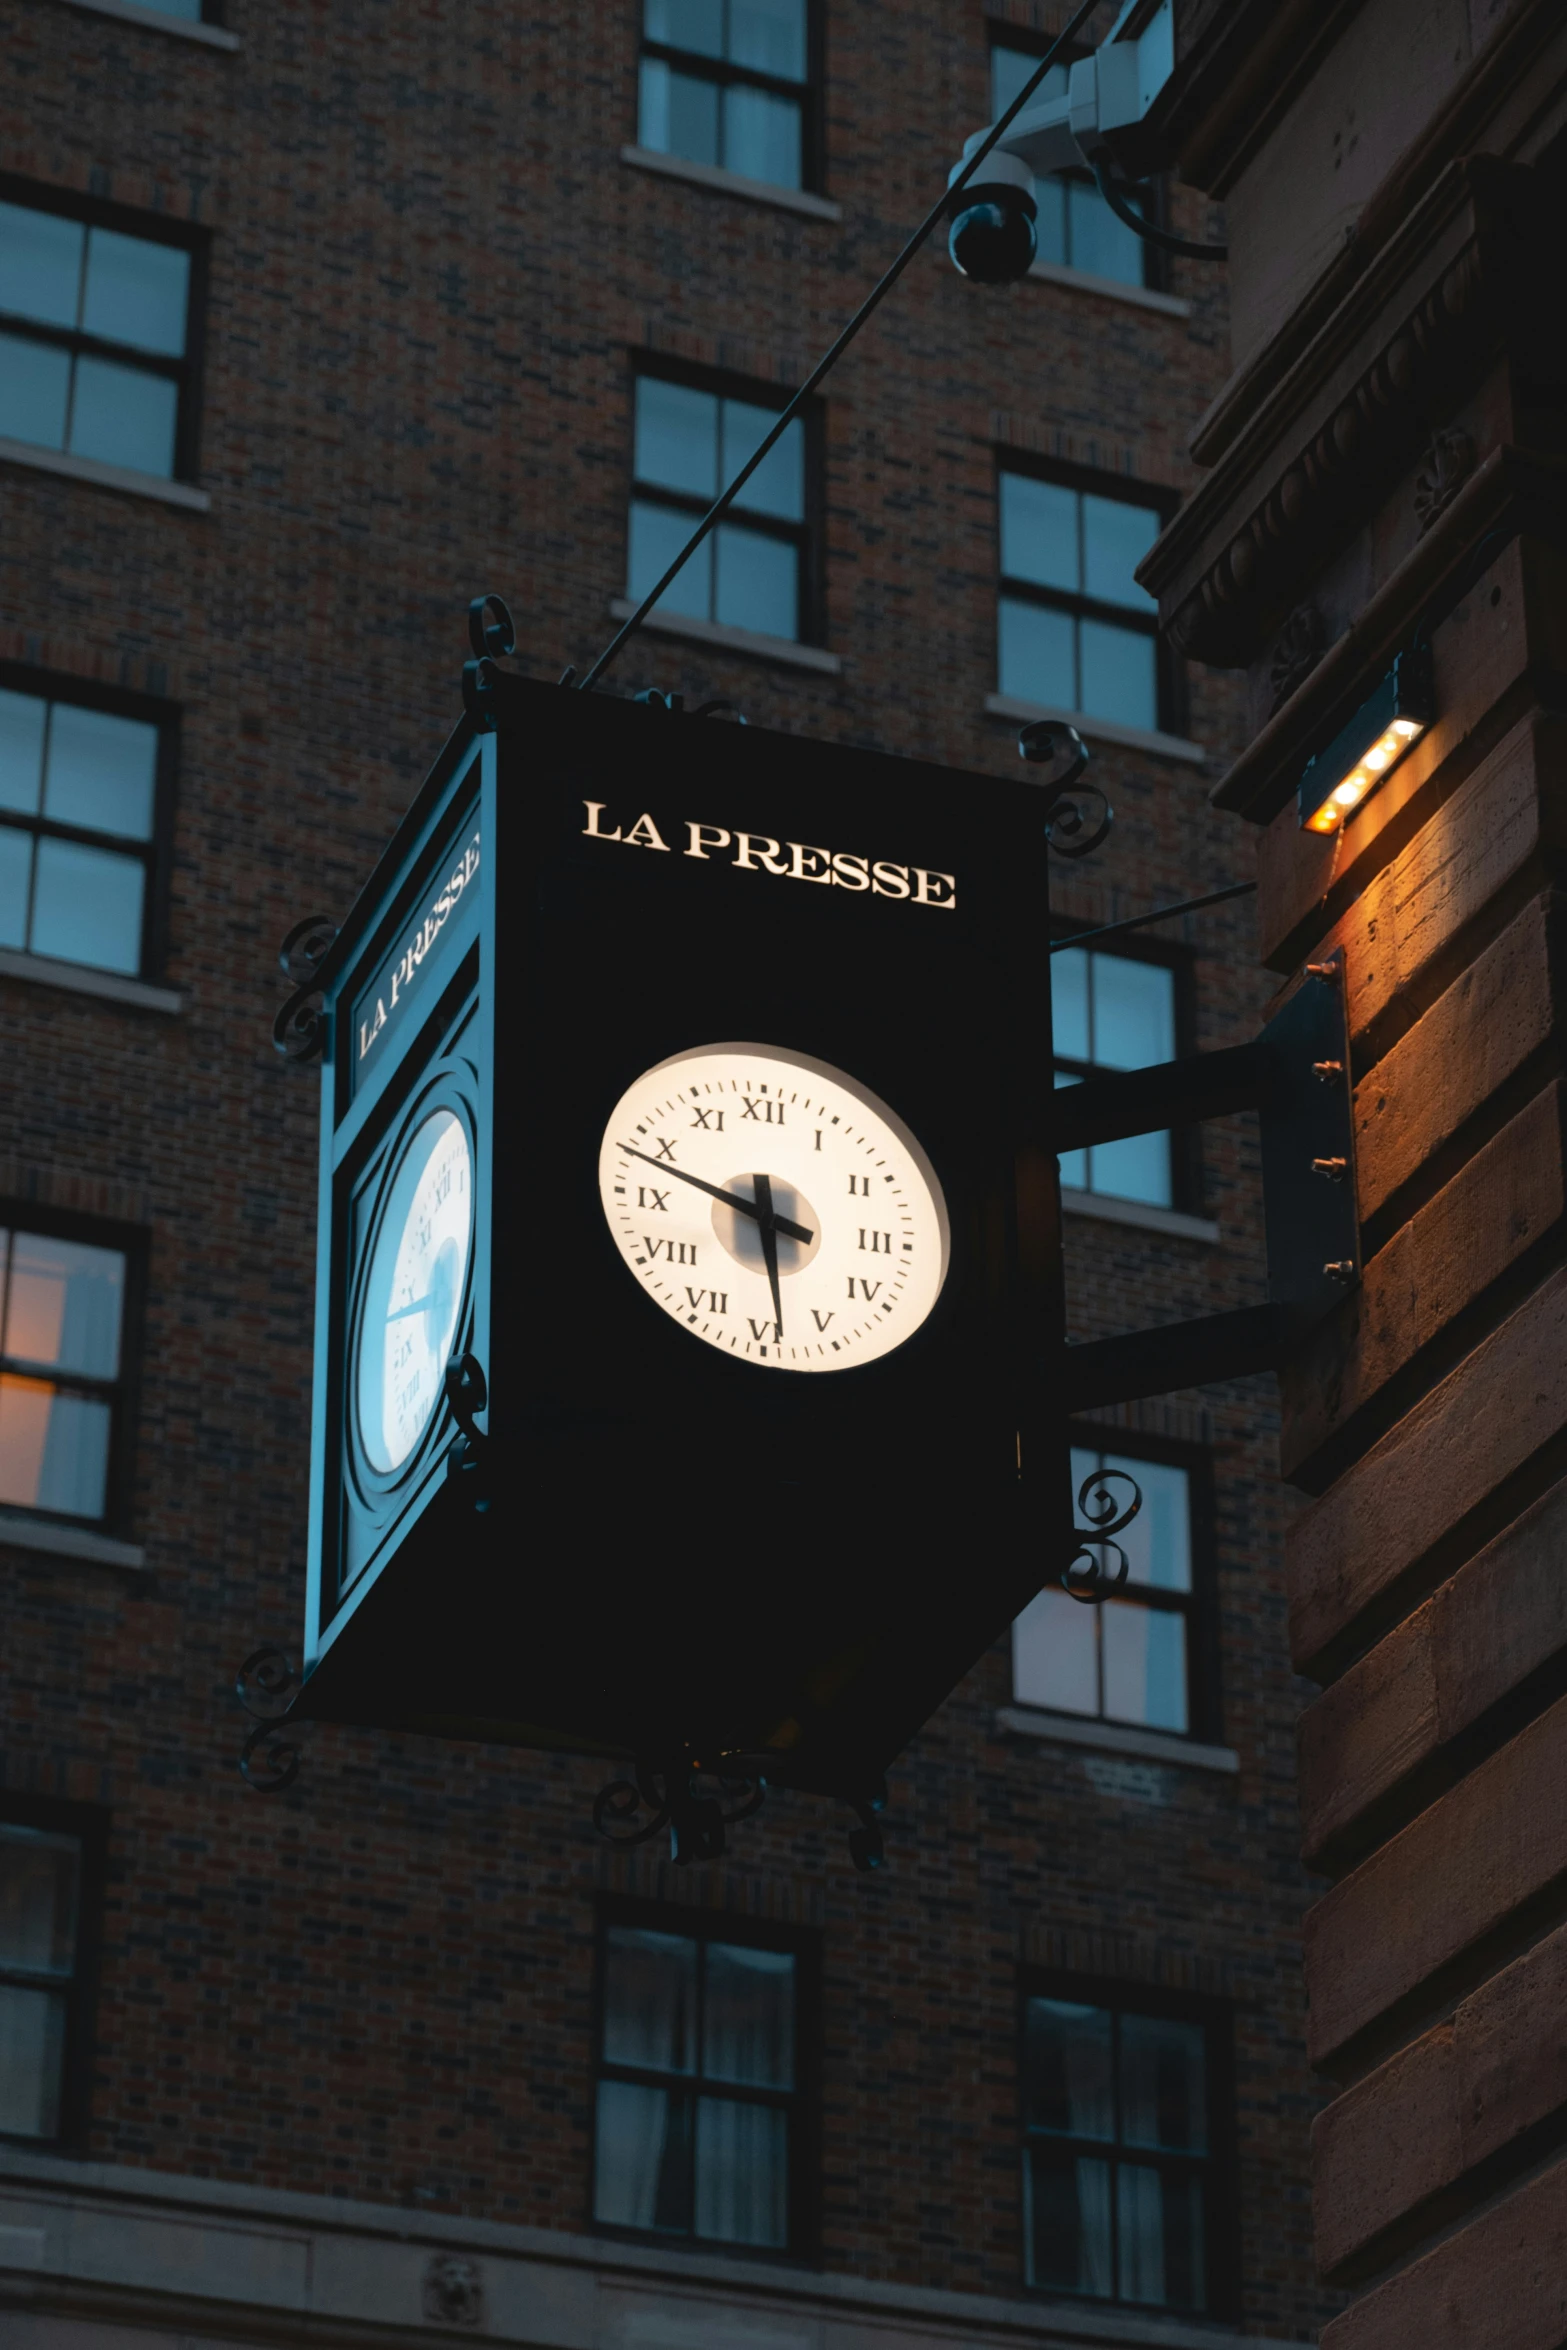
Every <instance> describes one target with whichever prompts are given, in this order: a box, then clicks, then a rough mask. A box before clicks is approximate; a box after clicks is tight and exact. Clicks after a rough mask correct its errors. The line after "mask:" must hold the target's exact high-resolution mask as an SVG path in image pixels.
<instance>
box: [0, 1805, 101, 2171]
mask: <svg viewBox="0 0 1567 2350" xmlns="http://www.w3.org/2000/svg"><path fill="white" fill-rule="evenodd" d="M100 1854H101V1828H100V1827H99V1825H98V1824H97V1823H96V1821H95V1820H94V1818H93V1815H91V1814H88V1813H86V1812H85V1811H84V1810H83V1809H82V1808H81V1807H80V1806H77V1805H74V1804H55V1803H47V1802H29V1801H28V1800H27V1799H26V1798H13V1799H10V1800H8V1801H7V1802H6V1804H5V1807H4V1811H3V1812H0V2137H6V2138H29V2139H33V2140H34V2141H39V2140H42V2141H43V2142H45V2143H48V2142H51V2141H58V2140H59V2139H61V2138H65V2137H69V2136H72V2135H74V2134H75V2131H76V2129H77V2126H78V2124H79V2121H80V2118H81V2116H80V2110H79V2109H80V2105H81V2086H82V2081H81V2076H82V2070H83V2065H82V2058H83V2047H82V2042H83V2037H84V2031H83V2026H84V2022H85V2017H84V2012H83V2011H84V2007H85V1990H86V1985H85V1982H84V1966H83V1956H84V1952H85V1951H86V1949H87V1947H88V1946H89V1942H90V1939H91V1937H90V1935H89V1934H88V1932H87V1931H86V1930H85V1926H84V1909H85V1907H86V1904H87V1902H88V1901H89V1900H90V1899H91V1897H92V1896H93V1895H94V1894H95V1892H96V1884H97V1878H98V1876H99V1874H100Z"/></svg>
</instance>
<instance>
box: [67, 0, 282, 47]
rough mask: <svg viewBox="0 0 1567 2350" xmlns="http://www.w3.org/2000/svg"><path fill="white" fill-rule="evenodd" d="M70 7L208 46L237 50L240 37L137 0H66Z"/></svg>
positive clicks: (150, 31) (176, 38)
mask: <svg viewBox="0 0 1567 2350" xmlns="http://www.w3.org/2000/svg"><path fill="white" fill-rule="evenodd" d="M65 4H66V6H67V7H68V8H83V9H85V10H86V11H87V13H88V15H89V16H112V17H115V18H117V19H118V20H119V22H120V23H121V24H134V25H144V26H145V27H146V29H147V31H148V32H149V33H171V34H172V35H173V36H174V38H175V40H177V41H196V42H199V43H200V44H201V46H202V47H203V48H206V49H228V50H231V51H232V50H235V49H237V48H238V47H239V36H238V35H237V34H236V33H230V32H225V30H224V29H223V27H222V25H218V24H193V23H192V22H191V21H190V19H189V18H188V17H178V16H166V15H165V14H164V12H163V10H162V9H161V8H141V7H138V6H137V0H65Z"/></svg>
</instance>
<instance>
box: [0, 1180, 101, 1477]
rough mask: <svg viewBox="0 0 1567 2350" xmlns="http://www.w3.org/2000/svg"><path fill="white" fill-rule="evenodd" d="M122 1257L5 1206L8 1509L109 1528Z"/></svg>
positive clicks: (1, 1461)
mask: <svg viewBox="0 0 1567 2350" xmlns="http://www.w3.org/2000/svg"><path fill="white" fill-rule="evenodd" d="M127 1272H128V1259H127V1257H126V1254H125V1252H124V1250H123V1249H119V1248H104V1247H100V1246H97V1245H95V1244H94V1243H92V1242H89V1241H87V1240H79V1239H75V1238H66V1237H62V1236H61V1235H60V1234H58V1233H52V1232H40V1231H38V1230H36V1229H26V1228H24V1227H23V1226H22V1225H21V1224H20V1223H13V1222H12V1220H11V1218H10V1217H9V1216H8V1215H7V1214H6V1212H5V1209H4V1208H3V1207H0V1507H4V1508H8V1509H24V1510H38V1511H42V1512H44V1513H46V1514H47V1515H49V1516H51V1517H58V1518H79V1519H88V1520H92V1521H96V1522H97V1523H99V1524H102V1523H104V1522H105V1521H106V1520H107V1519H109V1518H110V1517H111V1516H112V1515H113V1514H114V1511H113V1501H114V1497H115V1490H116V1486H117V1483H118V1475H117V1472H118V1467H119V1456H120V1453H121V1450H122V1445H123V1434H124V1430H123V1420H124V1393H123V1370H122V1354H123V1344H122V1340H123V1331H124V1323H125V1304H126V1290H127Z"/></svg>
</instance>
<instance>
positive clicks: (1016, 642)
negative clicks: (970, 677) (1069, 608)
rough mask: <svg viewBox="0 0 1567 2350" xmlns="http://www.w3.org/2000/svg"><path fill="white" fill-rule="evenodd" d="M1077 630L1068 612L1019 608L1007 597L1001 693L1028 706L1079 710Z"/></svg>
mask: <svg viewBox="0 0 1567 2350" xmlns="http://www.w3.org/2000/svg"><path fill="white" fill-rule="evenodd" d="M1073 626H1074V624H1073V621H1072V619H1071V616H1070V614H1068V613H1066V612H1051V611H1047V610H1046V609H1045V607H1044V606H1043V605H1041V604H1018V603H1014V602H1013V601H1012V599H1011V597H1009V596H1003V597H1002V599H1001V629H1000V644H999V646H998V659H997V663H996V667H997V674H998V676H999V679H1000V684H1001V691H1002V692H1003V693H1004V694H1017V695H1018V696H1019V697H1020V698H1021V699H1022V700H1023V701H1025V702H1043V703H1044V704H1045V705H1046V706H1047V707H1048V708H1050V709H1053V710H1075V709H1076V708H1077V680H1076V676H1075V674H1074V667H1073V660H1072V636H1073Z"/></svg>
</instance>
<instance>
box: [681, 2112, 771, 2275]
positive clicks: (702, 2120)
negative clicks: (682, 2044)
mask: <svg viewBox="0 0 1567 2350" xmlns="http://www.w3.org/2000/svg"><path fill="white" fill-rule="evenodd" d="M788 2161H789V2131H788V2124H787V2122H786V2120H785V2118H784V2116H783V2114H782V2113H781V2112H780V2111H779V2110H778V2108H777V2107H776V2106H774V2105H747V2104H744V2103H743V2102H742V2101H741V2100H740V2099H738V2098H733V2097H704V2098H702V2099H701V2100H700V2101H699V2103H698V2106H697V2122H696V2232H697V2234H698V2235H699V2236H711V2237H713V2238H715V2239H716V2240H717V2241H718V2242H720V2243H725V2244H765V2245H774V2246H777V2247H779V2248H782V2246H784V2245H785V2244H787V2242H788V2240H789V2193H788V2189H789V2180H788Z"/></svg>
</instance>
